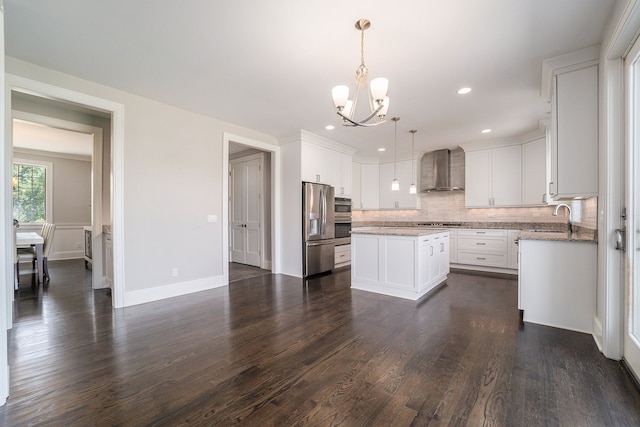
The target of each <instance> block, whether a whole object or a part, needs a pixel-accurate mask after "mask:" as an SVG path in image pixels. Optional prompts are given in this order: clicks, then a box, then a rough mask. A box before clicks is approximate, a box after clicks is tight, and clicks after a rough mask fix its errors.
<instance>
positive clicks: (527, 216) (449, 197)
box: [353, 191, 598, 229]
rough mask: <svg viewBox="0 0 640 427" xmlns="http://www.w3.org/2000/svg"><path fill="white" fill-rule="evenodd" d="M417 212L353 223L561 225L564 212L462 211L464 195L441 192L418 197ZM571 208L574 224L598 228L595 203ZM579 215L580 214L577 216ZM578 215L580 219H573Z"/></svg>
mask: <svg viewBox="0 0 640 427" xmlns="http://www.w3.org/2000/svg"><path fill="white" fill-rule="evenodd" d="M419 197H420V202H421V208H420V209H419V210H366V211H354V212H353V221H354V222H358V221H420V222H531V223H537V222H540V223H553V222H558V223H564V222H566V221H567V218H566V210H565V209H562V210H561V213H560V214H559V215H558V216H553V215H552V213H553V209H554V206H536V207H515V208H473V209H471V208H465V206H464V191H443V192H431V193H421V194H419ZM568 204H570V205H573V206H574V208H573V211H574V223H576V224H580V225H581V226H583V227H586V228H593V229H596V228H597V214H598V199H597V198H596V197H591V198H589V199H586V200H579V201H573V202H569V203H568ZM578 211H579V212H578ZM577 215H579V216H580V219H579V220H577V218H575V217H576V216H577Z"/></svg>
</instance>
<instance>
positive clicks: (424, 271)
mask: <svg viewBox="0 0 640 427" xmlns="http://www.w3.org/2000/svg"><path fill="white" fill-rule="evenodd" d="M448 240H449V234H448V232H447V231H443V232H440V233H433V234H428V235H423V236H419V237H412V236H397V235H389V234H357V233H356V234H353V235H352V236H351V259H352V265H351V287H352V288H354V289H361V290H365V291H370V292H376V293H380V294H385V295H390V296H395V297H400V298H407V299H411V300H417V299H419V298H420V297H422V296H423V295H425V294H426V293H427V292H429V291H430V290H431V289H433V288H434V287H435V286H437V285H439V284H440V283H442V282H444V281H445V280H446V278H447V274H448V273H449V245H448Z"/></svg>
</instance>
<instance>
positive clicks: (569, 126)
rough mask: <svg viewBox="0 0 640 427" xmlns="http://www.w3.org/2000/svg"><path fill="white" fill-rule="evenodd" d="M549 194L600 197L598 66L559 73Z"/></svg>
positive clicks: (562, 196)
mask: <svg viewBox="0 0 640 427" xmlns="http://www.w3.org/2000/svg"><path fill="white" fill-rule="evenodd" d="M551 120H552V121H551V144H550V151H551V152H550V160H551V161H550V163H549V166H550V171H549V175H550V182H549V193H550V194H551V196H552V197H553V198H554V199H563V198H573V197H584V196H597V195H598V66H597V65H592V66H589V67H585V68H579V69H574V70H570V71H567V72H563V73H557V74H555V76H554V86H553V94H552V103H551Z"/></svg>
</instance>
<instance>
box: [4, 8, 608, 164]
mask: <svg viewBox="0 0 640 427" xmlns="http://www.w3.org/2000/svg"><path fill="white" fill-rule="evenodd" d="M614 5H615V0H562V1H557V0H517V1H514V0H482V1H478V0H458V1H442V0H424V1H416V0H397V1H395V2H393V3H390V2H388V1H380V0H353V1H348V2H346V1H338V0H325V1H316V2H309V1H299V0H263V1H260V2H256V1H249V0H237V1H227V2H221V1H193V0H190V1H181V2H177V1H167V0H137V1H130V0H112V1H99V0H92V1H78V0H56V1H55V2H43V1H41V0H5V1H4V10H5V38H6V40H5V43H6V53H7V55H9V56H12V57H15V58H18V59H21V60H24V61H27V62H31V63H34V64H37V65H40V66H43V67H47V68H51V69H54V70H59V71H61V72H64V73H68V74H71V75H74V76H77V77H80V78H82V79H87V80H91V81H95V82H98V83H101V84H104V85H107V86H111V87H114V88H118V89H121V90H124V91H127V92H130V93H134V94H138V95H141V96H144V97H147V98H151V99H155V100H158V101H162V102H165V103H167V104H171V105H175V106H178V107H181V108H184V109H187V110H190V111H194V112H198V113H202V114H205V115H208V116H212V117H216V118H219V119H221V120H225V121H228V122H232V123H235V124H238V125H241V126H245V127H247V128H251V129H254V130H257V131H260V132H263V133H265V134H269V135H273V136H276V137H285V136H288V135H291V134H293V133H294V132H295V131H296V130H299V129H305V130H307V131H309V132H312V133H314V134H317V135H321V136H324V137H327V138H329V139H332V140H334V141H337V142H340V143H344V144H347V145H350V146H352V147H354V148H356V149H358V153H357V154H358V155H360V156H365V157H377V156H393V142H394V128H393V123H392V122H390V121H389V122H388V123H385V124H382V125H380V126H377V127H373V128H366V129H365V128H345V127H343V126H340V123H341V122H340V120H339V118H338V116H337V115H336V114H335V110H334V107H333V103H332V101H331V88H332V87H333V86H335V85H337V84H347V85H349V86H350V88H351V90H352V91H353V90H354V86H355V85H354V81H353V78H354V72H355V69H356V68H357V67H358V65H359V61H360V33H359V31H358V30H356V29H355V28H354V24H355V22H356V21H357V20H358V19H360V18H367V19H369V20H370V21H371V23H372V25H371V28H370V29H369V30H367V32H366V34H365V60H366V65H367V67H368V68H369V70H370V71H369V72H370V76H371V77H372V78H373V77H378V76H385V77H387V78H388V79H389V97H390V98H391V103H390V108H389V116H390V117H393V116H398V117H400V121H399V122H398V139H397V141H398V156H402V155H403V153H404V154H406V155H408V154H409V153H410V151H411V137H410V134H409V130H410V129H417V130H418V133H417V134H416V137H415V143H416V151H418V150H420V151H429V150H433V149H439V148H447V147H448V148H454V147H456V146H457V145H459V144H462V143H469V142H473V141H482V140H487V139H497V138H507V137H514V136H518V135H522V134H525V133H528V132H530V131H532V130H534V129H536V128H537V127H538V121H539V120H540V119H541V118H544V117H545V115H548V112H549V109H550V108H549V105H548V103H547V101H546V100H544V99H542V98H541V97H540V82H541V63H542V60H543V59H544V58H548V57H552V56H557V55H560V54H564V53H567V52H570V51H573V50H577V49H581V48H584V47H588V46H592V45H595V44H598V43H599V42H600V41H601V39H602V35H603V31H604V29H605V25H606V23H607V22H608V20H609V18H610V16H611V14H612V11H613V8H614ZM463 86H469V87H471V88H472V89H473V90H472V92H471V93H470V94H468V95H465V96H461V95H458V94H457V93H456V90H457V89H459V88H460V87H463ZM329 124H333V125H335V126H336V128H335V129H334V130H331V131H329V130H326V129H325V126H326V125H329ZM485 128H490V129H492V132H491V133H489V134H481V133H480V131H481V130H482V129H485ZM383 146H384V147H386V148H387V149H388V150H387V151H386V153H383V154H381V153H379V152H378V151H377V149H378V148H379V147H383Z"/></svg>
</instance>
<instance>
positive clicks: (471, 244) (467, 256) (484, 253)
mask: <svg viewBox="0 0 640 427" xmlns="http://www.w3.org/2000/svg"><path fill="white" fill-rule="evenodd" d="M458 263H459V264H469V265H478V266H486V267H500V268H507V266H508V252H507V230H484V229H482V230H481V229H461V230H458Z"/></svg>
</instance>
